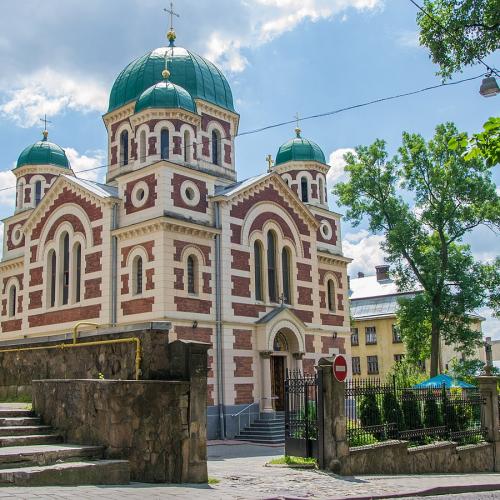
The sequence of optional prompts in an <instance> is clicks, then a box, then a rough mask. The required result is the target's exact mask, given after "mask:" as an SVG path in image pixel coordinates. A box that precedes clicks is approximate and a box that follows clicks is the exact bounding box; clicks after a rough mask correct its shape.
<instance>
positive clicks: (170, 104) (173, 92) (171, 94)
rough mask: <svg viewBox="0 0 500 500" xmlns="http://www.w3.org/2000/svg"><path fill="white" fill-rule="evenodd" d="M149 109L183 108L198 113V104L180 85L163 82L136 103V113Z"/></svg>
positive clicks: (143, 94)
mask: <svg viewBox="0 0 500 500" xmlns="http://www.w3.org/2000/svg"><path fill="white" fill-rule="evenodd" d="M147 108H181V109H185V110H186V111H191V112H192V113H196V104H195V102H194V101H193V98H192V97H191V96H190V95H189V93H188V92H187V91H186V90H184V89H183V88H182V87H179V85H175V84H174V83H171V82H168V81H166V80H165V81H163V82H160V83H157V84H156V85H153V86H152V87H149V89H146V90H145V91H144V92H143V93H142V94H141V95H140V96H139V99H137V102H136V103H135V112H136V113H139V111H142V110H144V109H147Z"/></svg>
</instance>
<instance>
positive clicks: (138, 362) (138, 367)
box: [0, 337, 141, 380]
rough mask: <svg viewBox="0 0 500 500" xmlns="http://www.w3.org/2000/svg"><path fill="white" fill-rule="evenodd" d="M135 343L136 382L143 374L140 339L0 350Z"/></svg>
mask: <svg viewBox="0 0 500 500" xmlns="http://www.w3.org/2000/svg"><path fill="white" fill-rule="evenodd" d="M131 342H135V380H139V377H140V374H141V340H140V339H139V338H138V337H129V338H127V339H112V340H95V341H92V342H81V343H79V344H75V343H73V344H58V345H49V346H45V347H42V346H39V347H19V348H17V349H0V353H2V352H20V351H38V350H40V349H71V348H73V347H85V346H92V345H105V344H125V343H131Z"/></svg>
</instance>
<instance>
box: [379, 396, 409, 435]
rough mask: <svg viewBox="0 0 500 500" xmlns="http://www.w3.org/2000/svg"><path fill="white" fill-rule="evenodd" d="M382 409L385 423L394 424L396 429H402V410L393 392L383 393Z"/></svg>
mask: <svg viewBox="0 0 500 500" xmlns="http://www.w3.org/2000/svg"><path fill="white" fill-rule="evenodd" d="M382 410H383V414H384V422H385V423H386V424H396V428H397V429H398V430H401V429H404V416H403V410H401V406H400V405H399V401H398V398H397V397H396V394H395V393H394V392H392V391H391V392H386V393H384V397H383V399H382Z"/></svg>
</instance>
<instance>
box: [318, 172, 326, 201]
mask: <svg viewBox="0 0 500 500" xmlns="http://www.w3.org/2000/svg"><path fill="white" fill-rule="evenodd" d="M318 191H319V202H320V203H321V204H322V205H323V204H324V203H325V188H324V186H323V177H320V178H319V181H318Z"/></svg>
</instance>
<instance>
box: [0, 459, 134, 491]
mask: <svg viewBox="0 0 500 500" xmlns="http://www.w3.org/2000/svg"><path fill="white" fill-rule="evenodd" d="M129 482H130V470H129V463H128V461H126V460H96V461H93V462H91V461H78V462H65V463H57V464H53V465H45V466H32V467H23V468H12V469H0V486H2V485H3V486H76V485H82V484H128V483H129Z"/></svg>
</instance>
